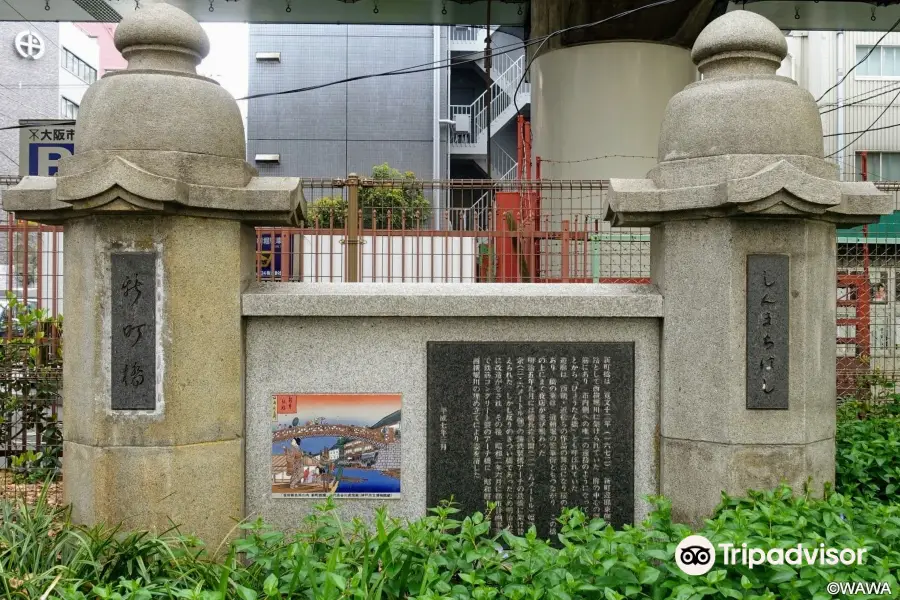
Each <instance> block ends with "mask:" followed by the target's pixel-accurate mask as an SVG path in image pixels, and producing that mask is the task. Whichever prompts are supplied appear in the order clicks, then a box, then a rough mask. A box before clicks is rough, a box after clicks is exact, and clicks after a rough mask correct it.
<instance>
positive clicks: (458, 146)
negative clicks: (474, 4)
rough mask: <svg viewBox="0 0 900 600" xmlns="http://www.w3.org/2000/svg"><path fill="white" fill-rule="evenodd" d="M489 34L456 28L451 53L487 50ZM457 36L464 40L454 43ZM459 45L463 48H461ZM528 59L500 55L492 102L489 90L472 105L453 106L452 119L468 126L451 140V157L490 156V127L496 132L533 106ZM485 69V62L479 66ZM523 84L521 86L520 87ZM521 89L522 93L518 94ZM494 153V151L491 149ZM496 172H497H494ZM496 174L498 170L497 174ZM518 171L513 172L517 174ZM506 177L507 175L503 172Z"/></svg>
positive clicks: (495, 61)
mask: <svg viewBox="0 0 900 600" xmlns="http://www.w3.org/2000/svg"><path fill="white" fill-rule="evenodd" d="M486 35H487V30H486V29H483V28H476V27H466V28H459V27H456V28H453V29H452V30H451V46H450V47H451V50H453V51H457V49H458V48H459V49H461V50H463V51H469V50H470V48H469V46H472V47H473V48H474V47H475V46H477V45H478V44H480V50H481V51H483V50H484V40H485V37H486ZM454 36H457V37H459V38H464V39H461V40H454ZM457 43H459V44H461V46H457ZM525 59H526V57H525V55H524V54H522V55H516V54H497V55H495V56H494V57H493V59H492V60H493V65H492V68H491V78H492V80H493V81H492V83H491V89H490V98H489V97H488V92H487V90H485V92H484V93H482V94H481V95H480V96H479V97H478V98H476V99H475V101H474V102H472V104H451V105H450V118H451V119H453V120H456V121H457V122H463V123H465V124H467V125H468V128H467V129H468V131H466V128H465V127H462V128H458V129H457V130H455V131H454V132H453V134H452V136H451V142H450V153H451V154H457V155H465V156H469V157H473V158H475V157H478V156H481V155H487V144H488V139H487V129H488V123H490V127H491V131H492V132H496V131H500V129H501V128H502V127H503V126H504V125H506V124H507V123H509V122H510V121H511V120H512V119H514V118H515V117H516V115H517V114H518V113H517V111H516V107H517V106H518V108H519V109H522V108H523V107H525V106H527V105H529V104H530V103H531V84H530V83H528V82H525V81H523V77H524V74H525ZM476 64H477V65H478V67H479V68H481V69H484V61H483V60H479V61H477V63H476ZM520 82H521V84H520ZM517 87H518V90H517ZM491 153H492V154H493V153H494V148H491ZM492 170H494V169H492ZM494 171H495V173H496V170H494ZM514 172H515V169H513V173H514ZM502 173H506V171H502Z"/></svg>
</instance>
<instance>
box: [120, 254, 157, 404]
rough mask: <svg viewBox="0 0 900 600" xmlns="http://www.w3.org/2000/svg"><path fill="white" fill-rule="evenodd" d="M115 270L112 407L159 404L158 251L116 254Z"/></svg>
mask: <svg viewBox="0 0 900 600" xmlns="http://www.w3.org/2000/svg"><path fill="white" fill-rule="evenodd" d="M110 262H111V266H112V268H111V271H112V282H111V285H112V289H111V295H112V320H111V325H112V331H111V335H112V344H111V351H112V356H111V359H112V360H111V362H112V388H111V394H112V409H113V410H154V409H155V408H156V254H154V253H150V252H115V253H113V254H112V255H111V257H110Z"/></svg>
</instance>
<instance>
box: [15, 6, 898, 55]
mask: <svg viewBox="0 0 900 600" xmlns="http://www.w3.org/2000/svg"><path fill="white" fill-rule="evenodd" d="M158 1H162V0H114V1H111V0H4V1H3V2H0V21H105V22H117V21H119V20H120V19H121V18H122V17H124V16H127V15H128V14H130V13H132V12H134V11H135V10H140V7H141V6H142V5H144V6H146V5H147V4H150V3H152V2H158ZM166 1H168V2H169V3H170V4H173V5H175V6H178V7H179V8H181V9H183V10H185V11H187V12H189V13H190V14H191V15H192V16H193V17H194V18H196V19H198V20H200V21H208V22H209V21H218V22H251V23H323V24H324V23H332V24H347V23H358V24H421V25H452V24H463V25H478V24H484V23H485V21H486V18H487V3H488V2H487V0H166ZM898 2H900V0H887V1H876V2H871V1H836V0H818V1H814V0H806V1H800V2H794V1H787V0H759V1H757V0H750V1H747V2H743V1H738V2H735V1H733V0H676V1H675V2H673V3H672V4H670V5H667V6H664V7H656V8H651V9H647V10H646V11H641V12H640V13H636V14H633V15H631V16H629V17H625V18H622V19H617V20H616V21H615V22H611V23H609V24H607V25H604V26H599V27H598V28H597V29H596V30H593V29H592V30H591V31H579V32H571V34H567V36H568V38H567V39H568V41H569V43H579V42H578V40H579V38H588V39H591V38H598V37H604V38H606V39H616V40H624V39H637V40H645V41H648V40H653V41H656V42H666V43H677V44H684V43H686V42H684V41H683V40H685V39H690V37H691V35H694V36H696V35H697V33H698V32H699V30H698V29H696V27H697V25H696V24H697V23H698V22H702V23H706V22H708V21H709V20H710V19H711V18H715V17H716V16H718V15H720V14H722V13H723V12H725V11H726V10H739V9H746V10H750V11H753V12H757V13H760V14H762V15H763V16H765V17H767V18H769V19H770V20H772V21H773V22H775V24H776V25H778V26H779V27H781V28H782V29H845V30H861V31H884V30H886V29H888V28H889V27H890V26H891V24H893V22H894V21H896V20H897V19H898V18H900V5H898ZM650 3H651V0H492V1H491V21H492V24H493V25H504V26H516V27H523V28H525V29H526V30H528V29H529V28H530V27H531V23H532V22H533V21H536V22H538V23H540V22H541V21H542V20H543V19H548V20H549V21H550V23H551V24H557V25H560V26H559V27H556V29H561V28H563V27H564V26H565V24H566V23H579V24H580V23H588V22H592V21H597V20H600V19H603V18H606V17H609V16H611V15H614V14H617V13H619V12H622V11H624V10H630V9H633V8H637V7H640V6H644V5H647V4H650ZM554 6H558V7H559V8H558V9H556V8H553V7H554ZM210 9H212V10H210ZM548 11H549V12H548ZM873 16H874V17H875V18H874V20H873V19H872V17H873ZM798 17H799V18H798ZM692 32H693V33H692ZM629 36H630V38H629ZM563 43H566V42H563ZM687 43H689V42H687Z"/></svg>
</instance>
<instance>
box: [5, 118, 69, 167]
mask: <svg viewBox="0 0 900 600" xmlns="http://www.w3.org/2000/svg"><path fill="white" fill-rule="evenodd" d="M58 122H59V121H49V122H41V121H21V122H20V123H19V124H20V125H21V126H22V127H21V129H19V175H21V176H23V177H24V176H27V175H38V176H42V177H49V176H51V175H56V172H57V171H58V170H59V161H60V160H62V159H63V158H65V157H67V156H72V154H74V153H75V125H57V124H56V123H58Z"/></svg>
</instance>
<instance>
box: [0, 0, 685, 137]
mask: <svg viewBox="0 0 900 600" xmlns="http://www.w3.org/2000/svg"><path fill="white" fill-rule="evenodd" d="M676 1H677V0H659V1H657V2H654V3H652V4H647V5H645V6H640V7H637V8H632V9H630V10H626V11H622V12H620V13H617V14H615V15H612V16H609V17H606V18H604V19H600V20H599V21H594V22H592V23H584V24H581V25H573V26H571V27H566V28H564V29H558V30H556V31H553V32H551V33H549V34H547V35H545V36H542V37H538V38H534V39H532V40H529V41H527V42H521V43H519V42H517V43H514V44H507V45H505V46H498V47H497V48H496V49H498V50H499V49H502V48H506V50H504V51H503V52H492V53H491V54H492V56H493V55H495V54H509V53H510V52H515V51H517V50H521V49H523V48H524V49H527V48H528V47H530V46H533V45H535V44H539V46H538V50H537V52H535V54H534V56H535V57H536V56H537V55H538V53H539V52H540V49H541V47H543V45H544V44H545V43H546V42H547V40H549V39H551V38H553V37H555V36H558V35H561V34H563V33H566V32H568V31H575V30H578V29H586V28H589V27H595V26H597V25H601V24H603V23H606V22H607V21H612V20H614V19H618V18H621V17H624V16H627V15H630V14H632V13H636V12H639V11H641V10H644V9H647V8H654V7H657V6H662V5H664V4H671V3H673V2H676ZM3 2H5V3H7V4H9V2H8V0H3ZM13 10H15V9H13ZM16 12H17V13H18V14H19V16H22V15H21V13H19V12H18V11H16ZM22 18H23V19H24V17H22ZM469 56H475V57H476V58H473V59H469V60H461V61H460V60H454V59H453V58H452V57H451V58H449V59H443V60H440V61H432V62H429V63H423V64H421V65H415V66H412V67H404V68H402V69H396V70H393V71H384V72H382V73H368V74H365V75H357V76H355V77H348V78H346V79H341V80H337V81H331V82H328V83H322V84H319V85H312V86H307V87H302V88H294V89H289V90H281V91H278V92H264V93H259V94H249V95H247V96H244V97H241V98H236V100H237V101H238V102H240V101H244V100H256V99H259V98H268V97H272V96H284V95H288V94H297V93H302V92H310V91H314V90H319V89H323V88H327V87H331V86H335V85H341V84H344V83H352V82H354V81H362V80H365V79H375V78H378V77H391V76H395V75H412V74H414V73H425V72H429V71H437V70H440V69H445V68H447V67H450V66H455V65H460V64H467V63H475V62H478V61H479V60H481V59H482V58H483V53H481V52H474V53H470V54H469ZM531 62H533V59H532V61H529V62H528V64H527V65H526V66H525V71H524V72H523V74H522V77H521V78H520V79H519V83H518V85H517V86H516V91H515V93H514V94H513V103H514V105H515V107H516V112H519V107H518V103H517V102H516V98H515V96H516V94H518V91H519V88H520V87H521V85H522V82H523V81H524V79H525V75H526V74H527V73H528V69H529V68H530V67H531ZM444 63H447V64H444ZM420 67H421V68H420ZM54 124H55V125H74V124H75V122H74V121H71V120H61V121H59V122H58V123H54ZM48 125H50V124H49V123H48ZM23 127H29V125H14V126H7V127H0V131H4V130H8V129H21V128H23Z"/></svg>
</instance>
